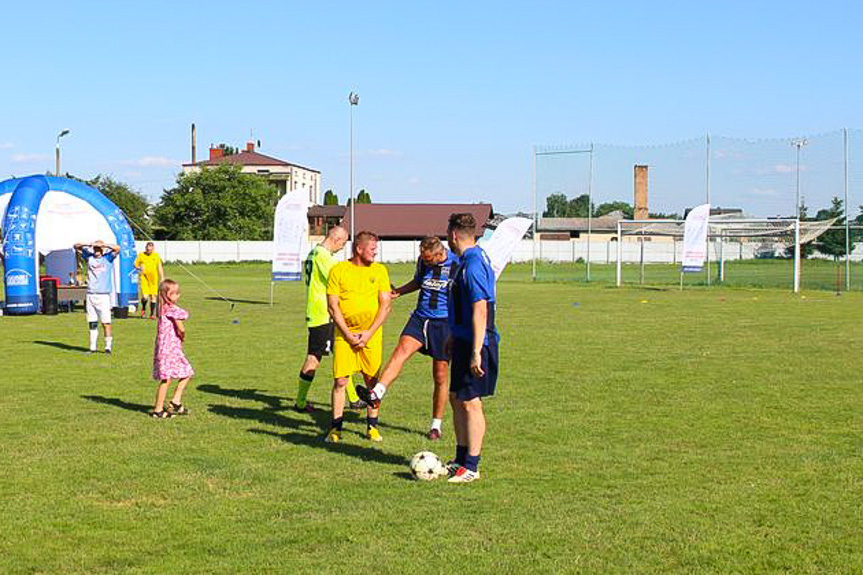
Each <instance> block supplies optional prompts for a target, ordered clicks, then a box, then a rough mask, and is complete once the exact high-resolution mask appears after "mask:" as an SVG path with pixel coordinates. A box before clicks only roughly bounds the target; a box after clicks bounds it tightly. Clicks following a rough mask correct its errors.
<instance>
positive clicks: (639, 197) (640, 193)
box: [633, 165, 649, 220]
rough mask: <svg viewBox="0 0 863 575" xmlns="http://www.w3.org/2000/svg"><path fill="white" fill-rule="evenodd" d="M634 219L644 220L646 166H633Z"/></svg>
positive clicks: (645, 208) (645, 213)
mask: <svg viewBox="0 0 863 575" xmlns="http://www.w3.org/2000/svg"><path fill="white" fill-rule="evenodd" d="M633 216H634V218H635V219H636V220H646V219H647V218H648V217H649V216H648V211H647V166H638V165H636V166H635V213H634V214H633Z"/></svg>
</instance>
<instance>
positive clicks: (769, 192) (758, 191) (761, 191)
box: [749, 188, 779, 197]
mask: <svg viewBox="0 0 863 575" xmlns="http://www.w3.org/2000/svg"><path fill="white" fill-rule="evenodd" d="M749 193H750V194H752V195H753V196H770V197H773V196H778V195H779V190H775V189H773V188H752V189H751V190H750V191H749Z"/></svg>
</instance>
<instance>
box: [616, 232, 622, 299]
mask: <svg viewBox="0 0 863 575" xmlns="http://www.w3.org/2000/svg"><path fill="white" fill-rule="evenodd" d="M622 236H623V232H622V229H621V227H620V220H618V221H617V287H620V280H621V277H620V276H621V272H622V268H621V264H620V260H621V256H622V255H623V247H622V246H623V242H622V241H621V240H622V239H623V238H622Z"/></svg>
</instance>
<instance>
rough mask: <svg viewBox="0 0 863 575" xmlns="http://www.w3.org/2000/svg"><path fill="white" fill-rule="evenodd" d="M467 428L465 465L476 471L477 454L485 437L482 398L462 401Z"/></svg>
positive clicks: (477, 463)
mask: <svg viewBox="0 0 863 575" xmlns="http://www.w3.org/2000/svg"><path fill="white" fill-rule="evenodd" d="M462 405H463V406H464V414H465V427H466V430H467V458H466V459H465V467H467V468H468V469H470V470H471V471H476V470H477V468H478V466H479V456H480V452H481V451H482V440H483V438H484V437H485V413H484V412H483V409H482V399H480V398H479V397H475V398H473V399H471V400H468V401H464V402H462Z"/></svg>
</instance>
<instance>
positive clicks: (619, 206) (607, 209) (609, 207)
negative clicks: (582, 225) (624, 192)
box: [593, 201, 635, 219]
mask: <svg viewBox="0 0 863 575" xmlns="http://www.w3.org/2000/svg"><path fill="white" fill-rule="evenodd" d="M615 211H620V212H623V215H624V217H626V218H629V219H632V216H633V215H634V214H635V210H634V209H633V208H632V206H631V205H630V204H628V203H627V202H621V201H615V202H605V203H603V204H599V205H598V206H596V208H595V209H594V211H593V216H594V217H595V218H599V217H602V216H604V215H606V214H610V213H611V212H615Z"/></svg>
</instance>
